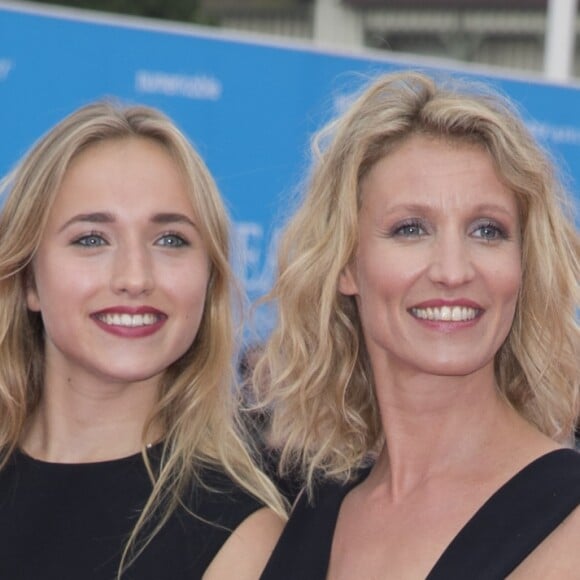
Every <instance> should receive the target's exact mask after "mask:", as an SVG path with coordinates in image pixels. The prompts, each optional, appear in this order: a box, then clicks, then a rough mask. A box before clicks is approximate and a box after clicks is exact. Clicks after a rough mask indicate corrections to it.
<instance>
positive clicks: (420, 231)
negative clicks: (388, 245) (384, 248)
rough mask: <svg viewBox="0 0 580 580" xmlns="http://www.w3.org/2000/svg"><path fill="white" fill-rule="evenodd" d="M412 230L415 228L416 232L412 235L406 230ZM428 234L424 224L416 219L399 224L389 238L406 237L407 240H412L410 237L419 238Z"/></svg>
mask: <svg viewBox="0 0 580 580" xmlns="http://www.w3.org/2000/svg"><path fill="white" fill-rule="evenodd" d="M410 228H414V229H415V232H414V233H410V232H408V231H407V232H405V231H404V230H405V229H407V230H408V229H410ZM425 233H426V231H425V227H424V226H423V224H422V223H421V222H420V221H419V220H416V219H411V220H408V221H405V222H403V223H399V224H397V225H396V226H395V227H394V228H393V229H392V230H391V232H390V234H389V236H390V237H397V236H401V237H405V238H410V237H418V236H422V235H424V234H425Z"/></svg>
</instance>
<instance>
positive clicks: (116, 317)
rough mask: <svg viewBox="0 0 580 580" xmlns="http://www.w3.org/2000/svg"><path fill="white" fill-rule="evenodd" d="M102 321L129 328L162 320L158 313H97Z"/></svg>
mask: <svg viewBox="0 0 580 580" xmlns="http://www.w3.org/2000/svg"><path fill="white" fill-rule="evenodd" d="M96 318H98V319H99V320H100V321H101V322H103V323H104V324H106V325H108V326H125V327H127V328H136V327H140V326H151V325H153V324H156V323H157V322H159V321H160V320H161V318H162V317H161V316H160V315H157V314H151V313H147V314H97V315H96Z"/></svg>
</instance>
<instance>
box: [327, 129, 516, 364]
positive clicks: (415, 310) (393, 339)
mask: <svg viewBox="0 0 580 580" xmlns="http://www.w3.org/2000/svg"><path fill="white" fill-rule="evenodd" d="M361 196H362V206H361V210H360V214H359V246H358V250H357V253H356V256H355V259H354V260H353V263H352V264H351V265H349V267H348V268H347V269H346V270H345V271H344V272H343V274H342V275H341V279H340V282H339V290H340V291H341V292H342V293H343V294H346V295H353V296H355V297H356V301H357V305H358V310H359V315H360V319H361V324H362V328H363V333H364V336H365V341H366V346H367V349H368V351H369V356H370V360H371V364H372V366H373V369H374V370H375V372H377V371H379V372H385V371H387V372H389V371H392V372H410V373H413V374H415V373H428V374H435V375H467V374H470V373H473V372H475V371H477V370H479V369H482V368H483V367H486V366H491V368H493V359H494V355H495V354H496V352H497V351H498V349H499V348H500V346H501V344H502V343H503V341H504V340H505V338H506V336H507V335H508V332H509V330H510V327H511V324H512V320H513V317H514V311H515V308H516V302H517V297H518V292H519V287H520V282H521V251H520V239H519V230H520V223H519V215H518V207H517V203H516V199H515V197H514V195H513V193H512V192H511V191H510V190H509V189H508V188H507V187H505V186H504V185H503V184H502V183H501V182H500V180H499V179H498V176H497V174H496V172H495V169H494V167H493V164H492V161H491V159H490V157H489V155H488V154H487V153H486V152H485V151H484V150H483V149H480V148H478V147H476V146H471V145H466V144H451V143H449V142H446V141H442V140H435V139H432V138H427V137H424V136H414V137H411V138H410V139H409V140H407V141H406V142H404V143H403V144H402V145H401V146H400V147H399V148H397V149H396V150H394V151H393V152H392V153H391V154H389V155H387V156H386V157H384V158H383V159H382V160H380V161H379V162H378V163H376V165H375V166H374V167H373V168H372V169H371V170H370V172H369V173H368V174H367V176H366V177H365V178H364V180H363V182H362V183H361Z"/></svg>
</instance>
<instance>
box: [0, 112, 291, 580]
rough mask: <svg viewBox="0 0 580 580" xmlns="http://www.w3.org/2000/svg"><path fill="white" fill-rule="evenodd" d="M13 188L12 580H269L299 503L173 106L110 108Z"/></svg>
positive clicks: (4, 514)
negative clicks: (279, 485)
mask: <svg viewBox="0 0 580 580" xmlns="http://www.w3.org/2000/svg"><path fill="white" fill-rule="evenodd" d="M4 188H5V193H6V195H7V197H6V200H5V203H4V208H3V210H2V215H1V217H0V453H1V455H0V546H1V547H0V577H2V578H18V579H20V580H25V579H35V580H37V579H38V578H47V579H48V578H50V579H52V578H55V579H56V578H58V579H59V580H65V579H71V580H73V579H74V580H78V579H79V578H83V579H103V580H104V579H107V580H111V579H112V578H116V577H120V578H135V579H139V580H143V579H148V578H151V579H156V580H158V579H159V578H171V579H178V578H183V579H186V578H187V579H189V580H191V579H194V578H204V579H206V580H211V579H226V578H227V579H230V578H244V579H246V578H247V579H254V578H257V577H258V576H259V574H260V572H261V570H262V568H263V565H264V563H265V561H266V559H267V557H268V555H269V553H270V551H271V549H272V546H273V543H274V542H275V540H276V538H277V536H278V534H279V532H280V530H281V527H282V522H283V506H282V504H281V502H280V499H279V497H278V494H277V492H276V491H275V489H274V487H273V486H272V484H271V483H270V482H269V481H268V479H267V478H266V477H265V476H264V475H263V474H262V472H261V471H260V470H259V469H258V468H257V467H256V465H255V464H254V462H253V460H252V456H251V453H250V451H249V450H248V448H247V446H246V443H245V442H244V440H243V435H242V431H241V427H240V423H239V421H238V420H237V410H236V406H235V401H234V399H233V393H234V389H233V384H234V376H235V375H234V371H233V366H232V365H233V357H234V344H235V341H234V335H233V327H232V299H233V298H234V296H233V281H232V274H231V271H230V266H229V264H228V244H229V238H228V220H227V216H226V213H225V211H224V207H223V205H222V201H221V199H220V196H219V194H218V192H217V190H216V187H215V184H214V182H213V180H212V178H211V176H210V175H209V173H208V170H207V168H206V167H205V165H204V164H203V162H202V160H201V159H200V157H199V156H198V155H197V153H196V152H195V151H194V150H193V149H192V147H191V145H190V144H189V143H188V141H187V140H186V138H185V137H184V136H183V135H182V134H181V133H180V131H179V130H178V129H177V128H176V127H175V125H174V124H173V123H172V122H171V121H170V120H169V119H167V118H166V117H165V116H163V115H162V114H160V113H159V112H157V111H155V110H153V109H150V108H145V107H140V106H133V107H127V108H124V107H121V106H117V105H113V104H110V103H96V104H92V105H88V106H86V107H84V108H81V109H79V110H78V111H76V112H74V113H73V114H71V115H70V116H69V117H67V118H66V119H64V120H63V121H62V122H60V123H59V124H58V125H57V126H55V127H54V128H53V129H52V130H51V131H49V132H48V134H46V135H45V136H44V137H43V138H42V139H41V140H40V141H39V142H38V143H37V144H36V145H35V146H34V147H33V148H32V149H31V151H30V152H29V153H28V154H27V155H26V156H25V158H24V159H23V161H22V162H21V163H20V164H19V165H18V166H17V167H16V169H15V170H14V171H13V172H12V174H11V175H10V176H9V177H8V178H7V179H6V180H5V183H4Z"/></svg>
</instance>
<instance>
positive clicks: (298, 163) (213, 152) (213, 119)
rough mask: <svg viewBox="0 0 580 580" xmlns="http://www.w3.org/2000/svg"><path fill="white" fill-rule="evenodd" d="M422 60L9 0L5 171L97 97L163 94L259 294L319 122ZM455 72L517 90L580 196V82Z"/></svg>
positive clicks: (1, 153) (2, 122)
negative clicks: (378, 77) (369, 81)
mask: <svg viewBox="0 0 580 580" xmlns="http://www.w3.org/2000/svg"><path fill="white" fill-rule="evenodd" d="M431 66H432V65H431ZM409 67H413V68H424V69H428V68H429V66H426V65H425V62H421V61H420V60H416V61H409V60H407V61H403V60H399V59H393V58H390V57H389V55H388V54H387V55H386V56H385V57H384V58H383V57H381V56H353V55H347V54H331V53H328V52H324V51H316V50H314V49H310V48H306V47H301V46H280V45H275V44H267V43H265V42H264V41H258V40H257V41H255V42H253V41H251V40H250V39H249V38H248V39H242V38H228V37H226V36H225V35H223V34H222V33H220V31H212V29H207V28H200V27H194V26H181V25H166V24H162V23H158V22H150V21H145V20H129V19H125V18H117V19H111V18H105V17H104V16H98V15H97V14H94V13H88V12H87V13H82V12H79V11H65V10H64V9H61V10H48V9H46V8H42V9H41V8H40V7H39V6H38V7H35V6H34V5H32V4H27V3H23V4H17V3H2V2H0V131H1V135H2V138H1V139H0V173H1V174H4V173H6V172H7V171H8V170H9V168H10V167H11V166H12V165H13V164H14V163H15V162H16V160H17V159H18V158H19V157H20V156H21V155H22V154H23V153H24V152H25V151H26V150H27V149H28V148H29V147H30V145H31V144H32V142H33V141H34V140H36V139H37V138H38V137H39V136H40V135H41V134H42V133H43V132H44V131H46V130H47V129H48V128H49V127H50V126H51V125H53V124H54V123H56V122H57V121H58V120H60V119H61V118H62V117H63V116H65V115H66V114H68V113H69V112H71V111H72V110H73V109H75V108H77V107H78V106H80V105H82V104H84V103H86V102H88V101H91V100H94V99H95V98H98V97H103V96H116V97H120V98H121V99H122V100H124V101H128V102H140V103H145V104H149V105H153V106H156V107H159V108H161V109H162V110H164V111H165V112H166V113H167V114H169V115H170V116H171V117H172V118H174V119H175V120H176V122H177V123H178V124H179V125H180V127H181V128H182V129H183V130H184V131H185V132H186V134H187V135H188V136H189V137H190V138H191V140H192V141H193V142H194V143H195V144H196V146H197V148H198V150H199V151H200V153H201V154H202V156H203V157H204V159H205V160H206V162H207V164H208V165H209V167H210V170H211V171H212V173H213V174H214V176H215V178H216V180H217V182H218V185H219V187H220V189H221V191H222V193H223V194H224V196H225V198H226V200H227V202H228V206H229V208H230V211H231V213H232V217H233V219H234V221H235V224H236V230H237V233H238V244H237V245H238V247H240V248H242V249H243V250H244V258H243V262H242V263H241V265H240V269H241V275H242V277H243V280H244V283H245V285H246V288H247V290H248V291H249V293H250V296H251V297H255V296H257V295H259V294H261V293H263V292H264V291H265V290H267V288H268V286H269V284H270V279H271V271H272V264H273V247H274V245H275V233H276V225H277V224H279V221H280V216H281V214H283V213H284V211H285V209H286V208H287V206H288V201H287V200H288V199H289V196H290V195H292V193H293V192H294V190H295V188H296V186H297V184H298V183H299V181H300V179H301V177H302V176H303V175H304V172H305V170H306V168H307V165H308V142H309V138H310V136H311V135H312V133H313V132H314V131H315V130H316V129H317V128H318V127H320V125H321V124H322V123H323V122H324V121H325V120H327V119H328V118H329V117H330V116H333V115H334V114H336V112H337V111H338V110H339V109H340V108H341V107H342V106H343V105H344V102H345V100H346V99H348V95H349V94H350V93H351V92H352V91H353V90H354V89H356V88H358V87H359V86H360V84H361V80H362V77H368V75H374V74H376V73H378V72H382V71H387V70H393V69H397V68H409ZM448 70H450V71H451V69H448ZM451 72H452V73H453V74H458V75H461V76H464V77H467V76H475V77H477V78H480V79H483V80H485V81H486V82H490V83H491V84H493V85H494V86H495V87H496V88H497V89H499V90H500V91H502V92H504V93H506V94H507V95H509V96H510V97H511V98H512V99H513V100H515V101H516V102H517V103H518V104H519V105H520V106H521V108H522V112H523V115H524V118H525V119H526V121H527V122H528V123H529V124H530V127H531V128H532V130H533V131H534V132H535V134H536V135H537V136H538V137H539V138H540V139H541V140H542V141H543V142H544V144H545V145H546V146H547V147H548V148H549V149H550V150H551V151H552V153H553V154H554V156H555V157H556V159H557V160H558V162H559V163H560V164H561V166H562V168H563V170H564V171H565V173H566V175H567V176H568V177H569V180H570V187H571V188H572V189H573V191H574V194H575V196H576V197H578V196H579V193H578V191H579V185H580V86H557V85H553V84H548V83H544V82H541V81H540V80H538V79H523V78H520V79H516V78H508V77H500V76H496V75H494V76H490V75H486V74H481V72H480V73H479V74H477V73H470V72H466V71H465V69H464V70H462V71H459V70H457V71H455V72H453V71H451Z"/></svg>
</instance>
